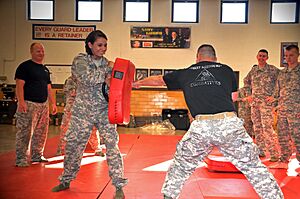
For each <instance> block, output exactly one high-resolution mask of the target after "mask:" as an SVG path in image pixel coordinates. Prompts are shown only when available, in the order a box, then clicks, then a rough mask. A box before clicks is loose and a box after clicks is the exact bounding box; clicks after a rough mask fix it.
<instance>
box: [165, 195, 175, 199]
mask: <svg viewBox="0 0 300 199" xmlns="http://www.w3.org/2000/svg"><path fill="white" fill-rule="evenodd" d="M164 199H173V198H171V197H169V196H166V195H164Z"/></svg>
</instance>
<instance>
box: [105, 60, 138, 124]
mask: <svg viewBox="0 0 300 199" xmlns="http://www.w3.org/2000/svg"><path fill="white" fill-rule="evenodd" d="M134 72H135V66H134V65H133V63H131V62H130V61H129V60H126V59H121V58H117V59H116V61H115V64H114V67H113V70H112V77H111V82H110V89H109V102H108V119H109V122H110V123H111V124H128V123H129V121H130V96H131V89H132V83H133V79H134Z"/></svg>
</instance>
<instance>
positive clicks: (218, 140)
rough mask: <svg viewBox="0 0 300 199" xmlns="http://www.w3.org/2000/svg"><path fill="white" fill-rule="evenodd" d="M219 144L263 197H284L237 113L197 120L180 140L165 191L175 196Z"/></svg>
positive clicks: (165, 183)
mask: <svg viewBox="0 0 300 199" xmlns="http://www.w3.org/2000/svg"><path fill="white" fill-rule="evenodd" d="M214 146H216V147H217V148H218V149H219V150H220V152H221V153H222V154H223V155H224V157H226V158H227V159H228V160H230V161H231V162H232V163H233V164H234V165H235V166H236V168H238V169H239V170H240V171H241V172H242V173H243V174H244V175H245V176H246V178H247V179H248V180H249V182H250V183H251V184H252V185H253V187H254V189H255V191H256V192H257V194H258V195H259V196H260V197H261V198H264V199H281V198H283V194H282V192H281V190H280V188H279V186H278V184H277V182H276V180H275V178H274V176H273V175H272V174H271V173H270V172H269V170H268V169H267V167H266V166H265V165H264V164H262V162H261V161H260V159H259V157H258V148H257V146H256V145H255V144H254V143H253V141H252V139H251V137H250V136H249V135H248V134H247V132H246V131H245V128H244V127H243V121H242V120H241V119H239V118H238V117H236V116H232V117H225V118H224V119H214V120H209V119H208V120H195V121H193V122H192V124H191V127H190V129H189V130H188V132H187V133H186V134H185V135H184V136H183V138H182V139H181V141H180V142H179V143H178V144H177V149H176V153H175V156H174V159H173V162H172V164H171V166H170V168H169V170H168V172H167V175H166V179H165V182H164V184H163V187H162V193H163V194H165V195H166V196H169V197H172V198H176V197H178V196H179V194H180V192H181V189H182V187H183V184H184V182H185V181H186V180H187V179H188V178H189V177H190V175H191V174H192V173H193V172H194V171H195V169H196V167H197V166H198V165H199V164H200V163H201V162H202V161H203V159H204V158H205V157H206V156H207V155H208V154H209V153H210V152H211V151H212V149H213V147H214Z"/></svg>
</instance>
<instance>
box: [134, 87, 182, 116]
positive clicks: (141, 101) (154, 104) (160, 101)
mask: <svg viewBox="0 0 300 199" xmlns="http://www.w3.org/2000/svg"><path fill="white" fill-rule="evenodd" d="M164 108H170V109H183V108H185V109H187V105H186V103H185V101H184V97H183V93H182V91H167V90H133V91H132V92H131V102H130V112H131V114H132V115H134V116H135V117H136V116H138V117H139V116H155V115H161V112H162V109H164Z"/></svg>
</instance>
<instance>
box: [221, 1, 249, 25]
mask: <svg viewBox="0 0 300 199" xmlns="http://www.w3.org/2000/svg"><path fill="white" fill-rule="evenodd" d="M221 23H248V0H231V1H230V0H221Z"/></svg>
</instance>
